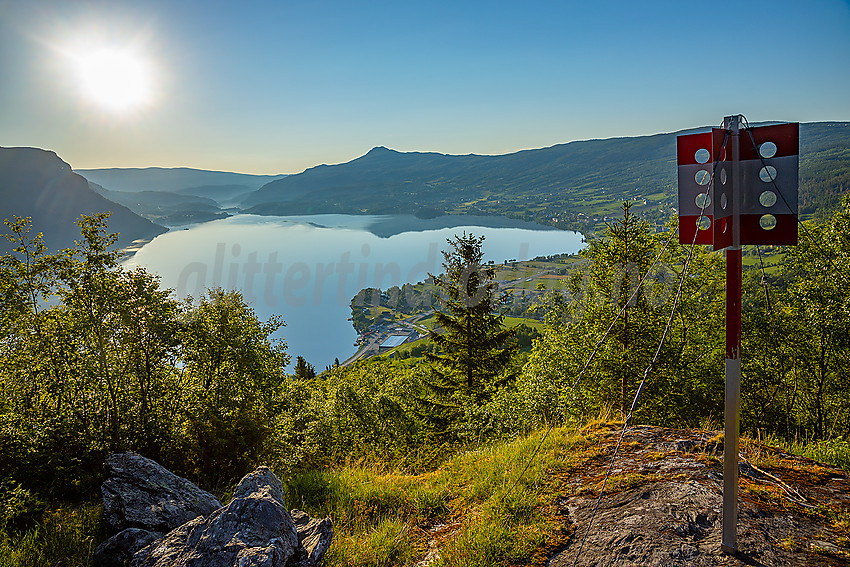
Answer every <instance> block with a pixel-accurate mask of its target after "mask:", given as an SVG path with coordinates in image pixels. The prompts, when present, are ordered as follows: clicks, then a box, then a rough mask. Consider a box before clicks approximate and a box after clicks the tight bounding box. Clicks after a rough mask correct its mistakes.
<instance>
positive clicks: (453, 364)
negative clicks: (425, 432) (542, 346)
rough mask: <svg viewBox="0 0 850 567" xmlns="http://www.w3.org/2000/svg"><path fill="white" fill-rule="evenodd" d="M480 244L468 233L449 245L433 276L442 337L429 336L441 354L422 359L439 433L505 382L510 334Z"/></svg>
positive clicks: (480, 238) (511, 344)
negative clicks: (438, 271)
mask: <svg viewBox="0 0 850 567" xmlns="http://www.w3.org/2000/svg"><path fill="white" fill-rule="evenodd" d="M483 241H484V237H483V236H478V237H476V236H474V235H472V234H466V232H464V233H463V235H462V236H455V237H454V238H450V239H447V242H448V244H449V246H450V249H449V250H447V251H443V258H444V261H443V269H444V273H443V274H441V275H440V276H432V277H434V283H435V285H436V286H437V287H438V288H439V289H440V290H441V292H442V293H441V298H440V303H441V306H442V310H441V311H437V312H436V313H435V317H436V320H437V323H438V325H439V327H442V329H443V332H437V331H433V330H432V331H431V332H430V338H431V340H433V341H434V343H435V344H436V345H437V347H438V348H439V352H437V353H426V357H427V359H428V361H429V363H430V370H431V372H430V377H429V379H427V380H426V383H425V386H426V389H427V391H428V394H429V395H428V398H427V401H428V402H429V403H430V404H431V405H432V406H431V410H430V411H429V413H430V414H431V415H430V417H431V418H432V421H436V422H442V426H443V427H449V426H451V421H452V420H454V419H456V418H458V417H460V416H461V415H463V414H464V413H465V411H466V409H469V408H477V407H480V406H481V405H482V404H484V403H485V402H486V401H487V400H488V399H489V398H490V397H491V395H492V393H493V392H494V391H495V388H496V387H498V386H499V385H500V384H501V382H503V381H505V380H506V377H505V375H504V373H503V370H504V368H505V366H506V365H507V364H508V363H509V362H510V359H511V356H512V354H513V352H514V350H515V344H514V341H511V340H510V339H511V337H513V335H514V330H513V329H507V328H505V327H504V315H503V314H502V313H500V312H499V309H500V308H501V305H502V303H503V300H504V297H503V296H501V295H500V294H499V292H498V283H497V282H496V279H495V278H496V273H495V269H494V268H493V266H486V265H483V263H482V259H483V253H482V251H481V244H482V242H483Z"/></svg>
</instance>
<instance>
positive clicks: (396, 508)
mask: <svg viewBox="0 0 850 567" xmlns="http://www.w3.org/2000/svg"><path fill="white" fill-rule="evenodd" d="M542 438H543V431H539V432H537V433H535V434H532V435H531V436H528V437H524V438H520V439H517V440H515V441H513V442H510V443H503V444H497V445H492V446H488V447H484V448H478V449H475V450H470V451H468V452H466V453H463V454H461V455H458V456H456V457H454V458H452V459H450V460H448V461H447V462H446V463H445V464H444V466H443V467H442V468H441V469H439V470H437V471H434V472H430V473H426V474H421V475H411V474H402V473H397V472H387V471H382V470H378V469H376V468H369V467H363V466H354V467H353V466H349V467H345V468H343V469H340V470H335V471H322V472H305V473H301V474H296V475H294V476H292V477H291V478H290V479H289V480H288V481H287V483H286V488H287V492H288V495H287V498H288V505H289V506H290V507H301V508H303V509H304V510H305V511H307V512H308V513H310V514H311V515H313V516H330V517H331V519H332V521H333V523H334V532H335V534H334V544H333V545H332V546H331V549H330V550H329V551H328V554H327V555H326V557H325V565H327V566H328V567H335V566H342V565H345V566H356V565H363V566H366V565H374V566H384V565H386V566H389V565H412V564H413V563H415V562H416V561H419V560H421V559H422V557H423V556H424V555H425V553H426V551H427V549H428V547H429V545H430V546H433V545H434V544H435V543H436V544H437V545H438V546H439V549H440V563H441V564H443V565H458V566H466V565H496V564H501V563H504V562H505V561H506V560H516V561H524V560H527V559H528V558H529V557H531V556H532V555H533V554H534V552H535V550H536V549H539V548H540V547H541V546H543V545H544V544H545V543H546V540H547V537H548V534H550V533H551V532H552V529H553V527H554V525H553V524H552V521H553V520H552V519H551V517H550V516H549V514H548V513H547V510H546V506H547V505H548V503H549V500H550V495H549V490H548V489H547V479H548V477H549V476H550V475H551V474H552V473H553V472H556V473H557V472H563V471H566V470H568V469H570V468H572V467H574V466H576V465H577V463H578V462H579V459H580V458H581V449H584V448H585V447H586V446H587V445H589V444H590V441H589V440H588V438H587V436H586V431H585V432H582V431H581V430H579V431H577V430H575V429H566V428H564V429H553V430H552V431H551V432H550V434H549V436H548V437H547V439H546V441H545V443H543V444H542V445H540V444H541V441H542ZM538 445H540V448H539V450H538V451H537V452H536V454H535V451H536V450H537V447H538ZM532 456H533V457H534V458H533V459H532ZM529 462H530V463H531V464H530V465H529V466H528V468H527V469H526V468H525V467H526V465H527V464H528V463H529ZM440 526H451V529H448V530H445V529H438V528H439V527H440ZM435 530H437V531H439V532H440V533H439V535H435ZM435 540H437V541H435Z"/></svg>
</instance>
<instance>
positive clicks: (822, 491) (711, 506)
mask: <svg viewBox="0 0 850 567" xmlns="http://www.w3.org/2000/svg"><path fill="white" fill-rule="evenodd" d="M619 433H620V431H619V429H616V428H614V429H610V430H608V431H605V432H602V433H601V434H600V441H599V450H598V451H597V452H596V453H595V454H593V456H591V457H590V458H588V459H587V460H586V462H584V463H582V464H581V465H580V466H578V467H576V469H575V470H573V471H571V472H569V473H564V475H563V478H561V481H562V484H561V486H567V487H568V488H567V490H565V491H563V493H562V494H561V495H560V496H558V497H557V499H556V501H555V505H556V509H557V510H558V515H559V516H560V517H561V518H562V519H563V532H564V533H565V534H566V542H565V544H563V545H561V546H560V547H561V549H560V551H558V552H557V553H555V554H554V555H552V556H550V558H549V561H548V566H549V567H568V566H572V565H573V564H575V565H577V566H582V567H590V566H597V567H602V566H606V567H607V566H619V567H626V566H635V567H637V566H640V567H661V566H664V567H679V566H682V567H684V566H715V565H728V566H743V565H759V566H770V567H786V566H788V567H791V566H839V565H841V566H847V565H850V541H848V538H847V537H846V535H847V534H846V531H847V530H846V526H844V527H842V526H840V525H839V523H840V522H839V521H836V518H840V517H846V515H847V514H848V513H850V481H848V478H847V475H846V474H845V473H844V472H843V471H842V470H840V469H838V468H835V467H831V466H828V465H823V464H820V463H817V462H815V461H812V460H810V459H805V458H802V457H798V456H795V455H791V454H788V453H786V452H783V451H781V450H779V449H773V448H770V447H765V446H763V445H758V444H755V443H752V444H749V445H747V444H745V445H744V446H743V450H742V457H741V462H740V467H739V475H740V478H739V502H738V507H739V508H738V530H737V533H738V553H737V554H735V555H727V554H725V553H723V552H721V550H720V540H721V534H722V525H721V524H722V485H723V467H722V462H721V458H722V439H720V438H719V436H718V435H717V433H716V432H701V431H688V430H671V429H664V428H660V427H647V426H639V427H632V428H629V429H628V430H627V432H626V435H625V437H624V439H623V444H622V446H621V449H620V453H619V455H618V457H617V459H616V461H615V463H614V465H613V469H612V472H611V478H610V479H609V484H608V487H607V488H606V491H605V494H604V496H603V498H602V499H601V500H600V501H599V508H598V510H597V512H596V515H595V517H594V518H593V522H592V525H591V527H590V530H589V531H588V523H589V521H590V518H591V516H592V515H593V510H594V507H595V506H596V504H597V496H598V494H599V490H600V488H601V486H602V482H603V479H604V477H605V473H606V470H607V467H608V465H609V463H610V462H611V456H612V455H613V449H614V445H615V444H616V441H617V437H618V436H619ZM718 457H720V458H718ZM845 521H846V520H845ZM585 534H587V536H586V539H585ZM582 540H584V543H583V545H582ZM580 548H581V550H580V551H579V549H580ZM576 557H578V558H577V559H576Z"/></svg>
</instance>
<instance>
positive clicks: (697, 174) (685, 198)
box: [676, 132, 714, 244]
mask: <svg viewBox="0 0 850 567" xmlns="http://www.w3.org/2000/svg"><path fill="white" fill-rule="evenodd" d="M676 155H677V163H678V170H679V243H680V244H691V243H692V242H694V237H696V243H697V244H711V243H712V231H711V230H710V229H711V225H712V222H713V217H712V208H711V194H710V191H709V188H710V185H711V172H712V165H713V162H714V159H713V156H714V154H713V152H712V145H711V132H703V133H700V134H688V135H686V136H678V137H677V138H676Z"/></svg>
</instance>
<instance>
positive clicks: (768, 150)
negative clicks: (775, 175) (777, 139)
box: [759, 142, 776, 159]
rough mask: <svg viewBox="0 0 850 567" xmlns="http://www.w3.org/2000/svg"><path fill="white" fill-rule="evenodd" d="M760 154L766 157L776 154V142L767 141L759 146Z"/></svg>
mask: <svg viewBox="0 0 850 567" xmlns="http://www.w3.org/2000/svg"><path fill="white" fill-rule="evenodd" d="M759 155H760V156H761V157H763V158H765V159H767V158H772V157H773V156H775V155H776V144H774V143H773V142H765V143H763V144H762V145H760V146H759Z"/></svg>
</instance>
